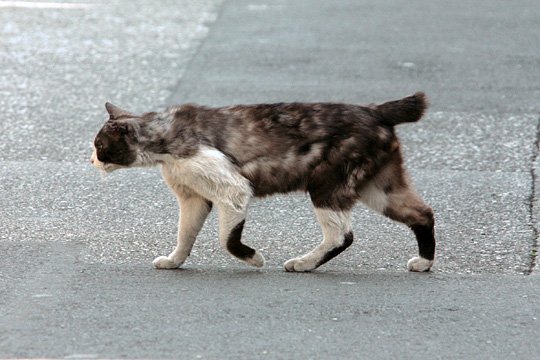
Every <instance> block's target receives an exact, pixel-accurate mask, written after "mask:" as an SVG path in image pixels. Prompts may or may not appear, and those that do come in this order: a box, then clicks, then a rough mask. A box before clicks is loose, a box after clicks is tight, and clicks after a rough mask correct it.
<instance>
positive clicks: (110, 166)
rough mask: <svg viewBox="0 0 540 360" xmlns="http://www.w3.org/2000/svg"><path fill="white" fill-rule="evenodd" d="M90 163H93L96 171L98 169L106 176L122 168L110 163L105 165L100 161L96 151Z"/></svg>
mask: <svg viewBox="0 0 540 360" xmlns="http://www.w3.org/2000/svg"><path fill="white" fill-rule="evenodd" d="M90 163H91V164H92V165H93V166H94V167H95V168H96V169H98V170H99V171H101V172H103V173H106V174H108V173H110V172H113V171H114V170H116V169H119V168H121V167H122V166H120V165H116V164H110V163H104V162H102V161H99V159H98V157H97V153H96V150H95V149H94V151H93V152H92V157H91V158H90Z"/></svg>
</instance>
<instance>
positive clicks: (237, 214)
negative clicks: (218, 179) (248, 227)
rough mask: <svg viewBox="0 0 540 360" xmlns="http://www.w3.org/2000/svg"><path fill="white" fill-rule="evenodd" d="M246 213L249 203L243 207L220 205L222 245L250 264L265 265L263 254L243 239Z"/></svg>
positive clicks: (220, 236)
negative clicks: (244, 242) (245, 243)
mask: <svg viewBox="0 0 540 360" xmlns="http://www.w3.org/2000/svg"><path fill="white" fill-rule="evenodd" d="M246 213H247V204H246V205H244V206H242V207H241V208H235V207H232V206H229V205H225V204H220V205H218V214H219V240H220V243H221V245H222V246H223V247H224V248H225V249H227V251H229V252H230V253H231V254H232V255H234V256H235V257H237V258H238V259H240V260H242V261H244V262H246V263H247V264H249V265H252V266H256V267H262V266H263V265H264V257H263V256H262V254H261V253H260V252H258V251H257V250H254V249H252V248H250V247H249V246H247V245H244V244H243V243H242V241H241V238H242V230H243V229H244V224H245V221H246Z"/></svg>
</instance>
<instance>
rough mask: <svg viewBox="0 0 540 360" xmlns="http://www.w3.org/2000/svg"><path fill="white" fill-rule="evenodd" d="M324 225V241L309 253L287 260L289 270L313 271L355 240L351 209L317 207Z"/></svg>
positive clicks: (286, 267) (286, 264) (316, 210)
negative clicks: (336, 209)
mask: <svg viewBox="0 0 540 360" xmlns="http://www.w3.org/2000/svg"><path fill="white" fill-rule="evenodd" d="M315 214H316V216H317V220H319V223H320V224H321V227H322V232H323V241H322V242H321V243H320V244H319V245H318V246H317V247H316V248H315V249H313V250H312V251H310V252H309V253H307V254H305V255H303V256H301V257H297V258H294V259H290V260H288V261H287V262H285V264H284V266H285V270H287V271H298V272H302V271H304V272H305V271H311V270H313V269H316V268H317V267H319V266H321V265H322V264H324V263H326V262H327V261H329V260H330V259H332V258H334V257H335V256H337V255H339V254H340V253H342V252H343V251H344V250H345V249H347V248H348V247H349V246H350V245H351V244H352V242H353V233H352V230H351V222H350V217H351V214H350V211H335V210H332V209H326V208H315Z"/></svg>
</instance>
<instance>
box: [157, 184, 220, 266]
mask: <svg viewBox="0 0 540 360" xmlns="http://www.w3.org/2000/svg"><path fill="white" fill-rule="evenodd" d="M177 197H178V202H179V206H180V213H179V220H178V238H177V244H176V248H175V249H174V250H173V252H171V253H170V254H169V255H168V256H159V257H157V258H156V259H154V261H153V265H154V267H156V268H157V269H176V268H178V267H180V266H181V265H182V264H183V263H184V261H186V259H187V257H188V256H189V254H190V252H191V249H192V247H193V244H194V243H195V239H196V237H197V234H198V233H199V231H200V230H201V228H202V226H203V224H204V221H205V220H206V217H207V216H208V214H209V213H210V210H211V209H212V202H210V201H208V200H206V199H204V198H202V197H200V196H198V195H196V194H190V195H189V196H186V195H184V196H177Z"/></svg>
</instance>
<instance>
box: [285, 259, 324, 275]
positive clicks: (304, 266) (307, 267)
mask: <svg viewBox="0 0 540 360" xmlns="http://www.w3.org/2000/svg"><path fill="white" fill-rule="evenodd" d="M283 266H284V267H285V270H286V271H289V272H306V271H311V270H313V269H315V268H316V267H317V266H316V265H315V264H313V262H312V261H309V260H306V259H303V258H301V257H299V258H294V259H290V260H287V261H286V262H285V264H283Z"/></svg>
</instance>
